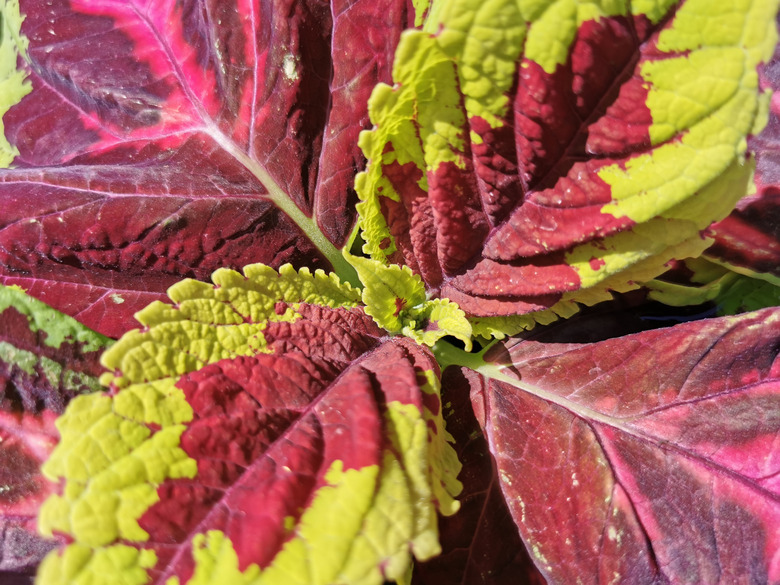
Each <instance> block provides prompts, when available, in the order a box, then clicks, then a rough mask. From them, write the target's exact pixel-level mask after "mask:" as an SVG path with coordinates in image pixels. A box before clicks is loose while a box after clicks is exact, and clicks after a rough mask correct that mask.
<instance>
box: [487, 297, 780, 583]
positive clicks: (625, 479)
mask: <svg viewBox="0 0 780 585" xmlns="http://www.w3.org/2000/svg"><path fill="white" fill-rule="evenodd" d="M778 319H780V311H778V309H766V310H763V311H758V312H755V313H748V314H746V315H742V316H738V317H723V318H719V319H712V320H704V321H697V322H692V323H686V324H682V325H678V326H676V327H673V328H669V329H659V330H653V331H646V332H642V333H638V334H635V335H629V336H626V337H622V338H616V339H609V340H606V341H602V342H599V343H593V344H576V343H539V342H535V341H531V340H523V339H512V340H508V341H504V342H501V343H499V344H497V345H496V346H495V347H494V348H493V349H491V350H490V351H489V352H488V354H487V355H486V356H485V363H484V364H483V365H477V370H478V371H479V372H480V373H481V374H482V375H483V376H484V377H485V379H486V380H485V385H484V391H483V393H482V395H481V396H480V397H478V398H477V399H476V400H475V408H476V409H477V411H478V412H484V413H485V414H484V416H485V419H484V420H485V423H484V424H485V428H486V433H487V436H488V440H489V442H490V450H491V452H492V453H493V456H494V457H495V459H496V463H497V465H498V469H499V477H500V478H501V487H502V490H503V492H504V495H505V497H506V499H507V502H508V504H509V507H510V510H511V511H512V515H513V517H514V519H515V522H516V523H517V525H518V528H519V531H520V534H521V536H522V537H523V539H524V541H525V542H526V544H527V545H528V547H529V550H530V551H532V555H533V557H534V559H535V562H536V564H537V566H538V567H539V568H540V569H541V570H542V572H543V574H544V575H545V577H546V578H547V579H548V580H549V581H550V582H552V583H570V582H573V581H575V580H580V581H581V582H590V583H599V582H604V581H609V582H620V583H632V584H633V583H666V582H672V583H733V582H738V581H739V580H741V579H747V580H748V581H750V582H757V583H758V582H762V583H766V582H775V581H777V580H778V579H779V578H780V575H778V573H777V570H778V569H777V568H778V564H777V557H778V551H780V541H778V535H777V531H776V529H775V528H776V526H777V525H778V522H780V493H779V492H778V484H777V477H778V459H777V454H776V449H775V448H774V445H775V444H776V443H777V440H778V429H780V386H779V385H778V384H779V383H780V382H779V381H778V374H780V369H779V368H778V359H777V353H778V350H780V337H778V332H780V327H778Z"/></svg>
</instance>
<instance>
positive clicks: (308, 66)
mask: <svg viewBox="0 0 780 585" xmlns="http://www.w3.org/2000/svg"><path fill="white" fill-rule="evenodd" d="M20 7H21V11H22V13H23V14H24V15H26V16H25V20H24V22H23V25H22V33H23V34H25V35H26V36H27V37H28V38H29V41H30V43H29V50H28V52H27V55H28V60H27V61H26V62H25V63H24V65H23V66H24V67H25V68H26V70H27V71H28V72H29V80H30V81H31V83H32V92H31V93H30V94H29V95H28V96H27V97H25V98H24V99H23V100H22V102H21V103H20V104H19V105H17V106H15V107H13V108H11V110H10V111H9V112H8V113H7V114H6V115H5V117H4V124H5V131H6V135H7V137H8V139H9V142H10V143H11V144H12V145H14V146H15V147H16V148H18V150H19V154H18V156H17V157H16V159H15V161H14V165H15V166H16V167H17V168H15V169H13V170H6V171H2V172H0V198H2V200H3V201H4V203H3V210H4V211H3V214H2V218H0V278H2V280H3V282H8V283H16V284H20V285H22V286H24V287H25V288H26V289H27V290H29V291H30V293H31V294H34V295H36V296H39V297H40V298H43V297H45V298H46V301H47V302H49V303H50V304H52V305H53V306H55V307H56V308H58V309H60V310H63V311H65V312H68V313H69V314H72V315H78V316H79V319H80V320H81V321H82V322H83V323H85V324H87V325H89V326H91V327H93V328H95V329H97V330H99V331H101V332H103V333H106V334H110V335H112V336H118V335H120V334H121V333H123V332H124V331H126V330H127V329H128V328H129V327H130V326H131V325H132V321H131V317H132V315H133V314H134V313H135V312H136V311H138V310H139V309H140V308H142V307H143V306H145V305H146V304H148V303H149V302H150V301H151V300H154V299H157V298H159V296H160V294H161V293H163V292H164V291H165V290H166V288H167V287H168V286H170V285H171V284H173V283H174V282H176V281H178V280H180V279H181V278H183V277H195V278H200V279H206V278H207V277H208V276H209V275H210V274H211V272H213V271H214V270H215V269H216V268H219V267H235V268H240V267H242V266H245V265H247V264H250V263H255V262H262V263H265V264H268V265H270V266H273V267H278V266H280V265H282V264H285V263H288V262H290V263H293V264H294V265H296V266H301V265H307V266H309V267H311V268H316V267H320V266H321V267H326V268H327V267H329V265H330V264H329V260H333V259H334V258H335V259H336V260H334V261H337V260H338V259H340V255H338V253H337V252H336V248H338V247H340V246H341V245H343V244H344V242H345V239H346V237H347V235H348V234H349V232H350V229H351V227H352V223H353V220H354V202H355V199H356V198H355V195H354V191H353V189H352V181H353V177H354V174H355V172H356V171H357V170H358V169H359V168H361V167H362V166H363V164H364V160H363V157H362V154H361V153H360V150H359V148H358V147H357V135H358V133H359V132H360V131H361V130H362V129H363V128H365V127H366V126H367V125H368V116H367V111H366V103H367V100H368V96H369V94H370V91H371V89H372V88H373V87H374V85H375V84H376V83H377V82H378V81H380V80H385V79H389V68H390V63H391V60H392V55H393V52H394V50H395V45H396V43H397V39H398V35H399V34H400V31H401V30H402V29H403V28H405V27H406V26H408V25H409V24H410V20H409V19H411V18H413V11H411V8H410V7H408V6H407V2H406V0H386V1H385V0H383V1H382V2H373V1H371V2H368V1H363V0H361V1H359V2H357V3H352V2H341V1H339V0H334V2H332V3H330V4H328V3H318V2H292V1H291V0H276V1H274V2H272V3H270V4H262V3H260V4H254V3H249V2H244V1H243V0H236V1H235V2H232V1H226V2H216V1H203V2H200V1H194V0H188V1H185V2H174V1H172V0H168V1H165V2H155V3H149V2H145V1H142V0H137V1H131V2H125V1H116V2H103V3H99V4H96V3H94V2H88V1H83V0H75V1H73V2H68V1H66V0H52V1H47V2H43V1H42V0H26V1H25V0H23V1H22V2H21V3H20ZM290 214H292V215H294V216H296V217H294V218H292V219H291V218H290ZM307 218H313V221H311V220H309V219H307ZM301 221H303V222H304V223H307V222H308V224H309V225H308V227H307V226H303V227H301V225H300V222H301ZM317 230H319V231H320V232H322V234H324V236H325V237H326V238H327V240H321V241H320V247H322V246H325V247H326V248H327V247H329V246H330V248H329V250H330V252H328V250H326V251H325V252H324V253H323V251H322V250H320V249H318V247H316V246H315V245H314V244H312V242H311V239H312V238H313V237H314V236H316V235H317V234H315V233H313V232H315V231H317ZM309 232H311V233H309ZM328 240H329V243H325V244H323V243H322V242H328ZM326 258H327V259H326ZM123 301H124V302H123Z"/></svg>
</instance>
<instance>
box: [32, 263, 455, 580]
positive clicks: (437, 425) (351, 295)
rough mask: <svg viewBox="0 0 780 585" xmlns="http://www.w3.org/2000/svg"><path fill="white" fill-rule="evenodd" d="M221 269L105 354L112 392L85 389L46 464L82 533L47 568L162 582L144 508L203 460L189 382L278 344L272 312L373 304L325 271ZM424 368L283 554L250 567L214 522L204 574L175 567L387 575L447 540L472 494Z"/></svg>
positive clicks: (57, 505)
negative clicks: (371, 445)
mask: <svg viewBox="0 0 780 585" xmlns="http://www.w3.org/2000/svg"><path fill="white" fill-rule="evenodd" d="M213 281H214V284H213V285H210V284H206V283H202V282H197V281H192V280H187V281H182V282H181V283H179V284H177V285H175V286H173V287H172V288H171V289H170V290H169V295H170V298H171V300H172V301H173V302H174V303H175V304H174V305H173V306H171V305H167V304H165V303H162V302H158V303H154V304H152V305H150V306H149V307H148V308H147V309H146V310H144V311H142V312H141V313H139V314H138V315H137V318H138V320H139V321H140V322H141V324H142V325H143V327H142V329H139V330H135V331H131V332H129V333H128V334H126V335H125V336H124V337H123V338H122V339H120V340H119V341H118V342H117V343H116V344H115V345H114V346H113V347H112V348H111V349H110V350H108V351H106V352H105V353H104V354H103V358H102V363H103V365H104V366H105V367H106V368H107V369H108V370H109V372H108V373H106V374H104V376H103V377H102V379H101V381H102V382H103V383H104V384H105V385H108V386H110V388H111V392H109V393H96V394H92V395H88V396H81V397H78V398H77V399H75V400H73V401H72V402H71V404H70V406H69V408H68V410H67V412H66V413H65V415H64V416H62V417H61V418H60V419H59V420H58V423H57V427H58V430H59V432H60V434H61V441H60V443H59V445H58V446H57V447H56V449H55V451H54V453H53V455H52V456H51V458H50V459H49V461H48V462H47V463H46V464H45V465H44V467H43V473H44V474H45V475H46V476H47V477H48V478H49V479H51V480H52V481H55V482H60V483H61V485H62V486H63V488H62V492H61V494H58V495H54V496H51V497H50V498H49V499H48V500H47V501H46V502H45V503H44V505H43V506H42V509H41V512H40V516H39V524H40V528H41V530H42V532H43V533H44V534H49V535H50V534H52V533H55V532H57V533H63V534H67V535H69V537H70V538H71V539H72V541H73V542H72V544H69V545H68V546H67V547H65V549H64V550H63V551H55V552H53V553H51V554H50V555H49V556H48V557H47V558H46V559H45V560H44V562H43V563H42V565H41V568H40V570H39V576H38V581H37V582H38V583H40V584H49V583H72V584H81V583H85V584H86V583H117V582H122V583H127V584H128V585H130V584H136V583H137V584H141V583H145V582H148V579H149V570H150V569H152V568H153V567H154V566H155V564H156V563H157V561H158V558H157V555H156V553H155V550H153V549H152V548H145V547H144V543H145V542H146V541H148V539H149V534H148V533H147V532H146V531H145V530H144V529H143V528H142V527H141V526H140V525H139V519H140V518H141V517H142V516H143V515H144V513H146V512H147V511H148V510H149V509H150V508H151V507H152V506H153V505H154V504H156V503H157V502H158V501H159V498H160V496H159V492H158V487H159V486H160V485H161V484H163V483H164V482H166V481H169V480H177V479H180V480H197V475H198V466H197V462H196V461H195V460H194V459H192V458H191V457H190V456H188V454H187V453H186V452H185V450H184V449H183V448H182V446H181V438H182V434H183V433H184V431H185V430H186V429H187V427H188V425H189V424H190V423H191V422H192V421H193V414H194V413H193V407H192V406H191V405H190V404H189V403H188V401H187V399H186V398H185V394H184V393H183V392H182V390H181V389H180V388H179V387H177V383H178V382H179V381H180V380H182V377H183V376H185V375H187V374H189V373H191V372H196V371H198V370H201V369H203V368H204V367H206V366H207V365H208V364H216V363H218V362H223V363H224V362H227V361H230V360H232V359H236V358H240V357H242V356H254V355H258V354H262V353H269V354H270V353H273V352H275V351H277V349H274V348H273V347H269V346H268V344H267V343H266V338H265V336H264V333H263V332H264V331H265V330H267V327H268V326H269V324H271V323H279V324H284V323H288V324H294V323H296V322H298V321H304V322H305V321H306V320H307V319H308V318H307V317H304V316H303V315H302V314H301V312H300V310H301V307H303V306H308V307H315V308H318V310H320V311H324V313H323V314H324V315H325V317H322V322H323V323H325V324H327V323H329V322H330V319H333V318H335V317H327V314H328V311H329V310H334V311H335V310H337V309H338V310H341V311H345V310H346V311H347V312H351V311H357V312H358V314H359V313H360V312H361V311H362V309H361V306H360V291H358V290H356V289H355V288H353V287H352V286H351V285H349V284H345V283H341V282H340V281H339V279H338V278H337V277H335V276H334V275H326V274H325V273H323V272H322V271H318V272H317V273H315V274H311V273H310V272H309V271H308V270H307V269H301V270H300V271H295V270H294V269H292V268H291V267H290V266H284V267H282V268H281V269H280V271H279V272H278V273H277V272H276V271H274V270H272V269H270V268H268V267H266V266H263V265H254V266H248V267H246V268H245V269H244V274H243V275H241V274H239V273H237V272H235V271H232V270H227V269H223V270H218V271H217V272H215V273H214V276H213ZM369 322H370V321H369ZM376 331H377V333H376V335H377V336H378V337H377V343H379V342H381V340H382V337H381V336H382V335H383V333H382V332H381V330H379V329H377V330H376ZM312 335H314V334H312ZM282 341H283V343H282V345H283V346H284V343H286V341H285V340H282ZM335 342H336V343H338V342H339V340H335ZM326 343H328V344H329V343H334V341H327V340H326ZM293 351H298V350H293ZM430 363H431V364H433V363H434V362H433V361H432V358H431V362H430ZM366 367H368V366H366ZM388 367H390V368H397V367H398V366H397V365H396V364H390V365H389V366H388ZM415 370H416V371H417V374H416V380H417V382H416V383H417V385H418V387H417V390H416V392H418V393H419V395H420V406H419V407H418V406H415V405H414V404H411V403H403V402H398V401H396V400H391V399H390V397H388V399H387V400H388V402H387V404H386V412H385V417H384V420H385V423H384V424H385V425H386V429H385V432H386V433H387V434H388V437H387V442H388V445H389V446H388V447H387V448H385V450H384V453H383V458H384V461H383V464H382V466H381V469H379V468H377V467H376V466H373V467H372V466H369V467H365V468H362V469H346V470H345V469H343V468H342V466H341V462H340V461H338V460H337V461H335V462H334V463H333V464H332V465H331V467H330V469H329V470H328V471H327V473H326V475H325V481H326V485H325V486H324V487H322V488H320V489H319V490H317V492H316V493H315V495H314V497H313V499H312V500H311V501H310V502H309V504H308V506H307V508H306V510H304V511H303V513H302V515H301V517H300V518H299V520H298V522H297V524H294V525H292V526H289V527H286V529H288V530H293V531H294V536H293V538H292V539H290V540H288V541H287V542H286V543H285V545H284V548H283V550H282V551H280V552H279V554H278V555H277V556H276V557H275V558H274V559H273V562H272V563H271V564H270V565H269V566H267V567H264V568H262V569H261V568H259V567H258V566H257V565H256V564H252V565H250V566H249V567H248V568H241V569H239V565H238V561H237V556H236V551H235V550H234V549H233V546H232V544H231V542H230V539H229V538H228V537H227V536H226V535H225V534H224V533H223V532H222V531H220V530H207V531H205V532H202V533H198V534H195V535H194V536H193V538H192V541H191V546H192V558H193V559H194V563H195V568H194V573H193V574H192V576H191V578H189V579H188V580H186V581H180V578H179V576H178V575H171V576H170V578H168V579H167V580H166V581H165V582H166V583H169V584H173V583H184V582H186V583H190V584H193V585H196V584H200V583H218V582H231V583H292V582H300V583H315V582H316V583H323V584H324V583H332V582H336V581H338V582H349V583H377V584H378V583H381V582H382V580H383V579H394V580H401V579H403V578H404V576H405V575H407V573H408V572H409V571H410V570H411V565H410V553H413V554H414V555H415V556H416V557H417V558H420V559H425V558H429V557H431V556H433V555H435V554H437V553H438V552H439V550H440V548H439V544H438V538H437V528H436V525H437V514H438V513H444V514H446V515H450V514H453V513H455V512H456V511H457V510H458V507H459V504H458V502H457V501H456V500H455V499H454V497H455V496H456V495H457V493H458V492H459V491H460V489H461V486H460V483H459V482H458V481H457V479H456V476H457V474H458V472H459V470H460V464H459V463H458V460H457V456H456V455H455V452H454V450H453V448H452V446H451V445H450V441H451V437H450V436H449V434H448V433H447V432H446V431H445V429H444V425H443V419H442V407H441V404H440V399H439V376H438V370H433V369H430V368H426V367H424V366H423V365H416V366H415ZM377 378H378V379H379V380H380V381H381V379H382V378H381V376H380V375H379V374H377ZM391 383H392V382H391ZM401 388H402V390H403V391H404V392H408V391H409V388H408V387H406V386H402V387H401ZM426 396H427V398H425V397H426ZM432 405H437V406H432ZM334 510H338V511H339V512H338V515H337V516H338V518H336V517H334V515H333V514H334ZM291 520H292V519H291ZM285 522H287V520H285ZM333 522H337V529H336V528H333V527H332V523H333ZM329 527H330V528H329ZM334 539H335V540H334ZM188 546H189V545H188ZM312 567H314V569H312ZM380 569H381V570H380ZM306 571H309V572H306ZM311 571H313V572H311ZM296 575H297V576H296Z"/></svg>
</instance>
